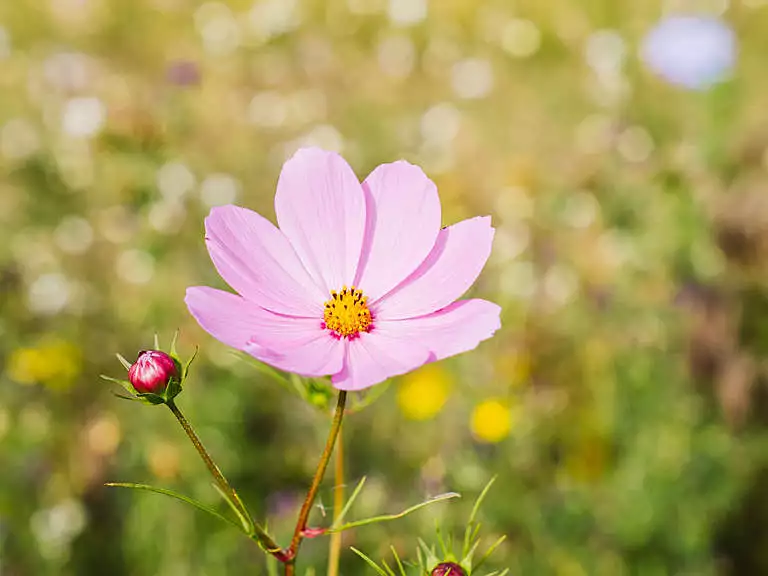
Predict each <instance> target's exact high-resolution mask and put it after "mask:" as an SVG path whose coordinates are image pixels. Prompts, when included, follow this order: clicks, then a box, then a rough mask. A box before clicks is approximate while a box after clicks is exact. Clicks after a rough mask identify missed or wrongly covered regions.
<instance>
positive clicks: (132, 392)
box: [99, 374, 137, 398]
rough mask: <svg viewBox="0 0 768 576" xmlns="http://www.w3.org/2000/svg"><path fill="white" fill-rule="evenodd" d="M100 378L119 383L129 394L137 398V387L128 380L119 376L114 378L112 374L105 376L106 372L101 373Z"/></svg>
mask: <svg viewBox="0 0 768 576" xmlns="http://www.w3.org/2000/svg"><path fill="white" fill-rule="evenodd" d="M99 378H101V379H102V380H106V381H107V382H112V383H113V384H119V385H120V386H122V387H123V388H124V389H125V391H126V392H128V395H129V396H131V397H133V398H136V397H137V396H136V389H135V388H134V387H133V385H132V384H131V383H130V382H128V381H127V380H119V379H117V378H112V377H111V376H105V375H104V374H100V375H99Z"/></svg>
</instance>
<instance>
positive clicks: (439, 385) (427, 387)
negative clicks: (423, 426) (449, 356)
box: [397, 364, 451, 420]
mask: <svg viewBox="0 0 768 576" xmlns="http://www.w3.org/2000/svg"><path fill="white" fill-rule="evenodd" d="M450 389H451V379H450V376H449V375H448V372H446V370H445V369H443V368H441V367H440V365H439V364H427V365H426V366H424V367H423V368H420V369H419V370H416V371H415V372H411V373H410V374H408V375H407V376H405V377H403V378H402V380H401V381H400V388H399V389H398V391H397V404H398V405H399V406H400V410H402V412H403V414H404V415H405V417H406V418H409V419H411V420H429V419H430V418H434V417H435V416H436V415H437V413H438V412H440V410H442V408H443V405H444V404H445V401H446V400H447V399H448V394H449V392H450Z"/></svg>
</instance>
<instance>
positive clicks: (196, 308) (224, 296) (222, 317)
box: [185, 286, 344, 376]
mask: <svg viewBox="0 0 768 576" xmlns="http://www.w3.org/2000/svg"><path fill="white" fill-rule="evenodd" d="M185 302H186V303H187V307H188V308H189V311H190V313H191V314H192V316H194V318H195V320H197V322H198V324H200V326H201V327H202V328H203V329H204V330H205V331H206V332H208V333H209V334H211V336H213V337H214V338H216V339H217V340H219V341H220V342H223V343H224V344H227V345H228V346H232V347H233V348H237V349H238V350H243V351H244V352H248V353H249V354H251V355H253V356H254V357H256V358H257V359H259V360H261V361H262V362H266V363H267V364H271V365H272V366H275V367H276V368H280V369H281V370H287V371H291V372H297V373H299V374H304V375H307V376H322V375H326V374H333V373H336V372H338V371H339V370H341V369H342V366H343V359H344V346H343V344H342V343H341V342H339V341H338V340H335V339H334V338H333V337H331V336H330V334H329V333H328V331H327V330H324V329H323V328H322V327H321V322H320V320H318V319H316V318H296V317H291V316H283V315H280V314H275V313H273V312H270V311H268V310H265V309H264V308H261V307H259V306H257V305H256V304H253V303H252V302H249V301H247V300H245V299H244V298H241V297H240V296H238V295H236V294H231V293H229V292H223V291H221V290H215V289H214V288H208V287H207V286H196V287H193V288H188V289H187V296H186V298H185Z"/></svg>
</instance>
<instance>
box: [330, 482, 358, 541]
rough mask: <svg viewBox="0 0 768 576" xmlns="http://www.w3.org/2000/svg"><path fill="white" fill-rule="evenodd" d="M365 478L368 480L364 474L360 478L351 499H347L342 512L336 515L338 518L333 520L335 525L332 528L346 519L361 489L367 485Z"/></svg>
mask: <svg viewBox="0 0 768 576" xmlns="http://www.w3.org/2000/svg"><path fill="white" fill-rule="evenodd" d="M365 480H366V477H365V476H363V477H362V478H361V479H360V482H358V483H357V486H356V487H355V490H354V492H352V495H351V496H350V497H349V500H347V503H346V504H344V508H342V509H341V512H339V515H338V516H337V517H336V520H334V521H333V525H332V526H331V529H333V528H336V527H338V526H339V525H341V523H342V522H343V521H344V518H345V517H346V515H347V512H349V509H350V508H352V504H354V503H355V500H356V499H357V497H358V495H359V494H360V491H361V490H362V489H363V486H365Z"/></svg>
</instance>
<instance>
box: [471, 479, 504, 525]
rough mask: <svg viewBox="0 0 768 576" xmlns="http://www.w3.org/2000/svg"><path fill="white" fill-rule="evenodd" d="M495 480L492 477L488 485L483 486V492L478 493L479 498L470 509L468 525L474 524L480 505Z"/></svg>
mask: <svg viewBox="0 0 768 576" xmlns="http://www.w3.org/2000/svg"><path fill="white" fill-rule="evenodd" d="M496 478H497V477H496V476H494V477H493V478H491V479H490V480H489V481H488V484H486V485H485V488H483V491H482V492H480V496H478V497H477V500H475V505H474V506H473V507H472V514H470V515H469V523H470V524H472V523H474V521H475V517H476V516H477V512H478V511H479V510H480V505H481V504H482V503H483V500H485V497H486V495H487V494H488V491H489V490H490V489H491V486H493V483H494V482H496Z"/></svg>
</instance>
